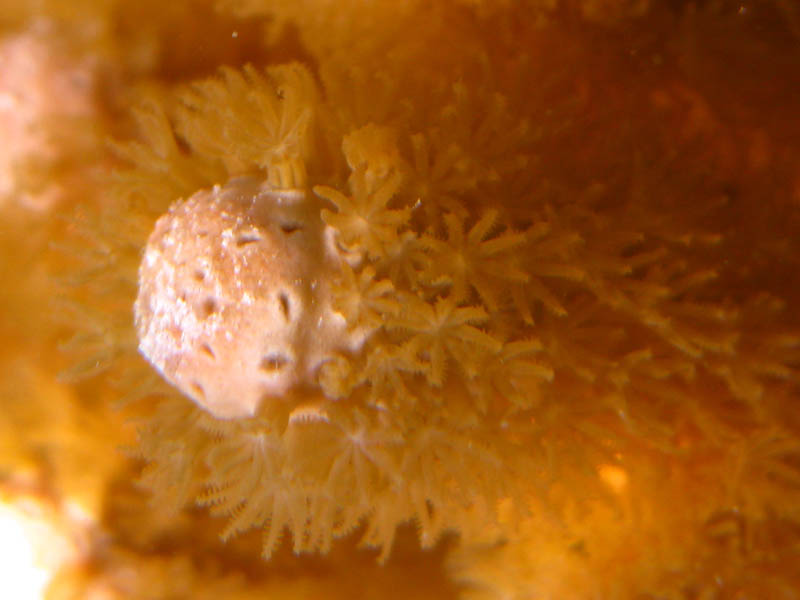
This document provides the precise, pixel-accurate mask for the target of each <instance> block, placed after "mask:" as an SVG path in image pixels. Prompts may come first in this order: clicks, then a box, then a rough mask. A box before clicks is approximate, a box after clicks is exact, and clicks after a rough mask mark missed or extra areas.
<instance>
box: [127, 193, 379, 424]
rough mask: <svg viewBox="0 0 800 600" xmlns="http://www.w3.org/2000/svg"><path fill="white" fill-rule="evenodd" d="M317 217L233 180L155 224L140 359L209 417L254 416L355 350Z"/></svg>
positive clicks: (334, 259) (302, 200) (311, 209)
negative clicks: (335, 296)
mask: <svg viewBox="0 0 800 600" xmlns="http://www.w3.org/2000/svg"><path fill="white" fill-rule="evenodd" d="M319 213H320V206H319V204H318V203H317V202H316V201H315V200H312V199H309V198H307V196H306V194H305V193H304V192H303V191H302V190H290V191H277V190H271V189H269V188H268V187H266V185H265V184H261V183H260V182H259V181H258V180H256V179H255V178H251V177H242V178H238V179H233V180H231V181H229V182H228V183H227V184H226V185H225V186H224V187H220V186H216V187H214V189H213V190H203V191H199V192H197V193H195V194H194V195H193V196H192V197H191V198H189V199H188V200H185V201H179V202H176V203H175V204H174V205H173V206H172V207H171V208H170V210H169V212H168V213H167V214H165V215H163V216H162V217H161V218H160V219H159V220H158V221H157V222H156V225H155V229H154V230H153V232H152V234H151V235H150V239H149V240H148V243H147V247H146V249H145V253H144V258H143V260H142V263H141V266H140V268H139V295H138V298H137V299H136V304H135V307H134V312H135V320H136V329H137V331H138V334H139V350H140V351H141V353H142V354H143V355H144V356H145V357H146V358H147V360H148V361H150V363H152V364H153V366H155V367H156V369H158V370H159V371H160V372H161V373H162V374H163V376H164V377H165V378H166V379H167V380H168V381H169V382H170V383H172V384H173V385H175V386H176V387H177V388H178V389H180V390H181V391H182V392H183V393H184V394H186V395H187V396H189V397H190V398H191V399H192V400H194V402H195V403H196V404H197V405H198V406H200V407H202V408H204V409H206V410H207V411H209V412H210V413H211V414H213V415H214V416H216V417H219V418H237V417H248V416H252V415H254V414H255V413H256V411H257V410H258V408H259V406H260V404H261V403H262V401H264V400H265V399H266V398H273V399H275V398H279V397H284V396H285V395H286V394H287V392H289V391H290V390H291V389H292V388H295V387H308V386H313V385H314V381H315V375H316V371H317V370H318V368H319V367H320V365H322V364H323V363H324V362H325V361H326V360H328V359H329V358H330V356H331V354H332V353H333V352H334V351H336V350H343V349H344V350H355V349H357V348H358V347H359V346H360V345H361V344H362V343H363V341H364V336H363V335H359V334H358V333H355V334H353V333H348V332H347V327H346V323H345V320H344V318H343V317H342V315H341V314H339V313H337V312H335V311H334V310H333V308H332V306H331V298H330V281H331V278H332V277H333V276H334V275H335V273H336V272H337V271H338V265H339V258H338V255H337V252H336V250H335V248H334V246H333V245H332V244H331V243H330V242H329V239H330V235H329V232H327V231H326V228H325V226H324V224H323V223H322V221H321V219H320V216H319Z"/></svg>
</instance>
